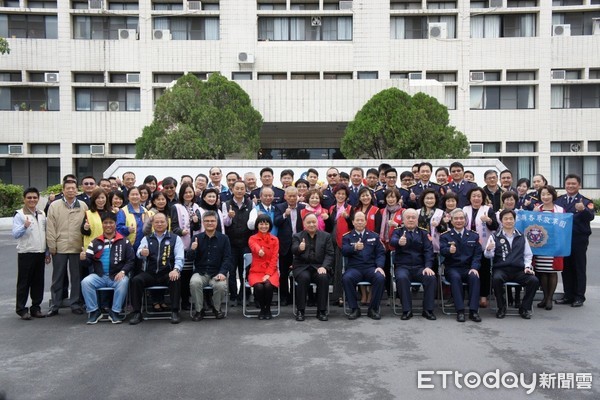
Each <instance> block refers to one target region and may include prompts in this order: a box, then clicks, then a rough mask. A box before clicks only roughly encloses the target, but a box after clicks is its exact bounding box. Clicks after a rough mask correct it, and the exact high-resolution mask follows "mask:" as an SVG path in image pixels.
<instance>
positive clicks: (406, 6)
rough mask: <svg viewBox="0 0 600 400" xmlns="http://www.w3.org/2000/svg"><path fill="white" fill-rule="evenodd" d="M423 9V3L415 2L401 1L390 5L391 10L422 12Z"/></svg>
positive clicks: (412, 0) (409, 0)
mask: <svg viewBox="0 0 600 400" xmlns="http://www.w3.org/2000/svg"><path fill="white" fill-rule="evenodd" d="M421 7H422V4H421V2H420V1H414V0H400V1H393V2H391V3H390V9H391V10H420V9H421Z"/></svg>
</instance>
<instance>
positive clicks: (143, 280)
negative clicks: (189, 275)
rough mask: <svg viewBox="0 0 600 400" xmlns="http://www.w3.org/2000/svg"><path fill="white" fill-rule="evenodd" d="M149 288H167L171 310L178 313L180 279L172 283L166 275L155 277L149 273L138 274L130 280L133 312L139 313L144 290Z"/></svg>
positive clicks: (155, 275)
mask: <svg viewBox="0 0 600 400" xmlns="http://www.w3.org/2000/svg"><path fill="white" fill-rule="evenodd" d="M149 286H168V287H169V295H170V296H171V310H173V311H179V302H180V296H181V278H179V279H177V280H176V281H172V280H170V279H169V274H168V273H163V274H160V275H157V274H153V273H149V272H140V273H139V274H137V275H136V276H135V277H133V279H132V280H131V305H132V307H133V312H140V311H141V310H142V296H143V295H144V288H147V287H149Z"/></svg>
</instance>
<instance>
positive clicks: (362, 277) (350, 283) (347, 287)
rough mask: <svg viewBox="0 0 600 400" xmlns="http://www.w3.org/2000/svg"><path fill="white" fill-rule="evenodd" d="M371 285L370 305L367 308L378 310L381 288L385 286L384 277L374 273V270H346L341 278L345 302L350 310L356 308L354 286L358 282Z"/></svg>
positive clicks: (356, 295)
mask: <svg viewBox="0 0 600 400" xmlns="http://www.w3.org/2000/svg"><path fill="white" fill-rule="evenodd" d="M363 281H364V282H370V283H371V304H369V308H371V309H373V310H379V303H380V302H381V296H382V295H383V287H384V286H385V275H383V274H380V273H379V272H375V268H365V269H357V268H351V269H346V272H344V275H343V276H342V285H343V286H344V293H346V301H347V302H348V306H349V307H350V308H351V309H355V308H358V294H357V293H356V285H357V284H358V282H363Z"/></svg>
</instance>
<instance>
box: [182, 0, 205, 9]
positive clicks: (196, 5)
mask: <svg viewBox="0 0 600 400" xmlns="http://www.w3.org/2000/svg"><path fill="white" fill-rule="evenodd" d="M186 4H187V9H188V11H202V2H201V1H186Z"/></svg>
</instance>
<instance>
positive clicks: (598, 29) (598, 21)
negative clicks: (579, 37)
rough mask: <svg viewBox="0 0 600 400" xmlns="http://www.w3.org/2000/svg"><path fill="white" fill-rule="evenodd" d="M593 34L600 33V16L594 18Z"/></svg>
mask: <svg viewBox="0 0 600 400" xmlns="http://www.w3.org/2000/svg"><path fill="white" fill-rule="evenodd" d="M592 35H600V18H592Z"/></svg>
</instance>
